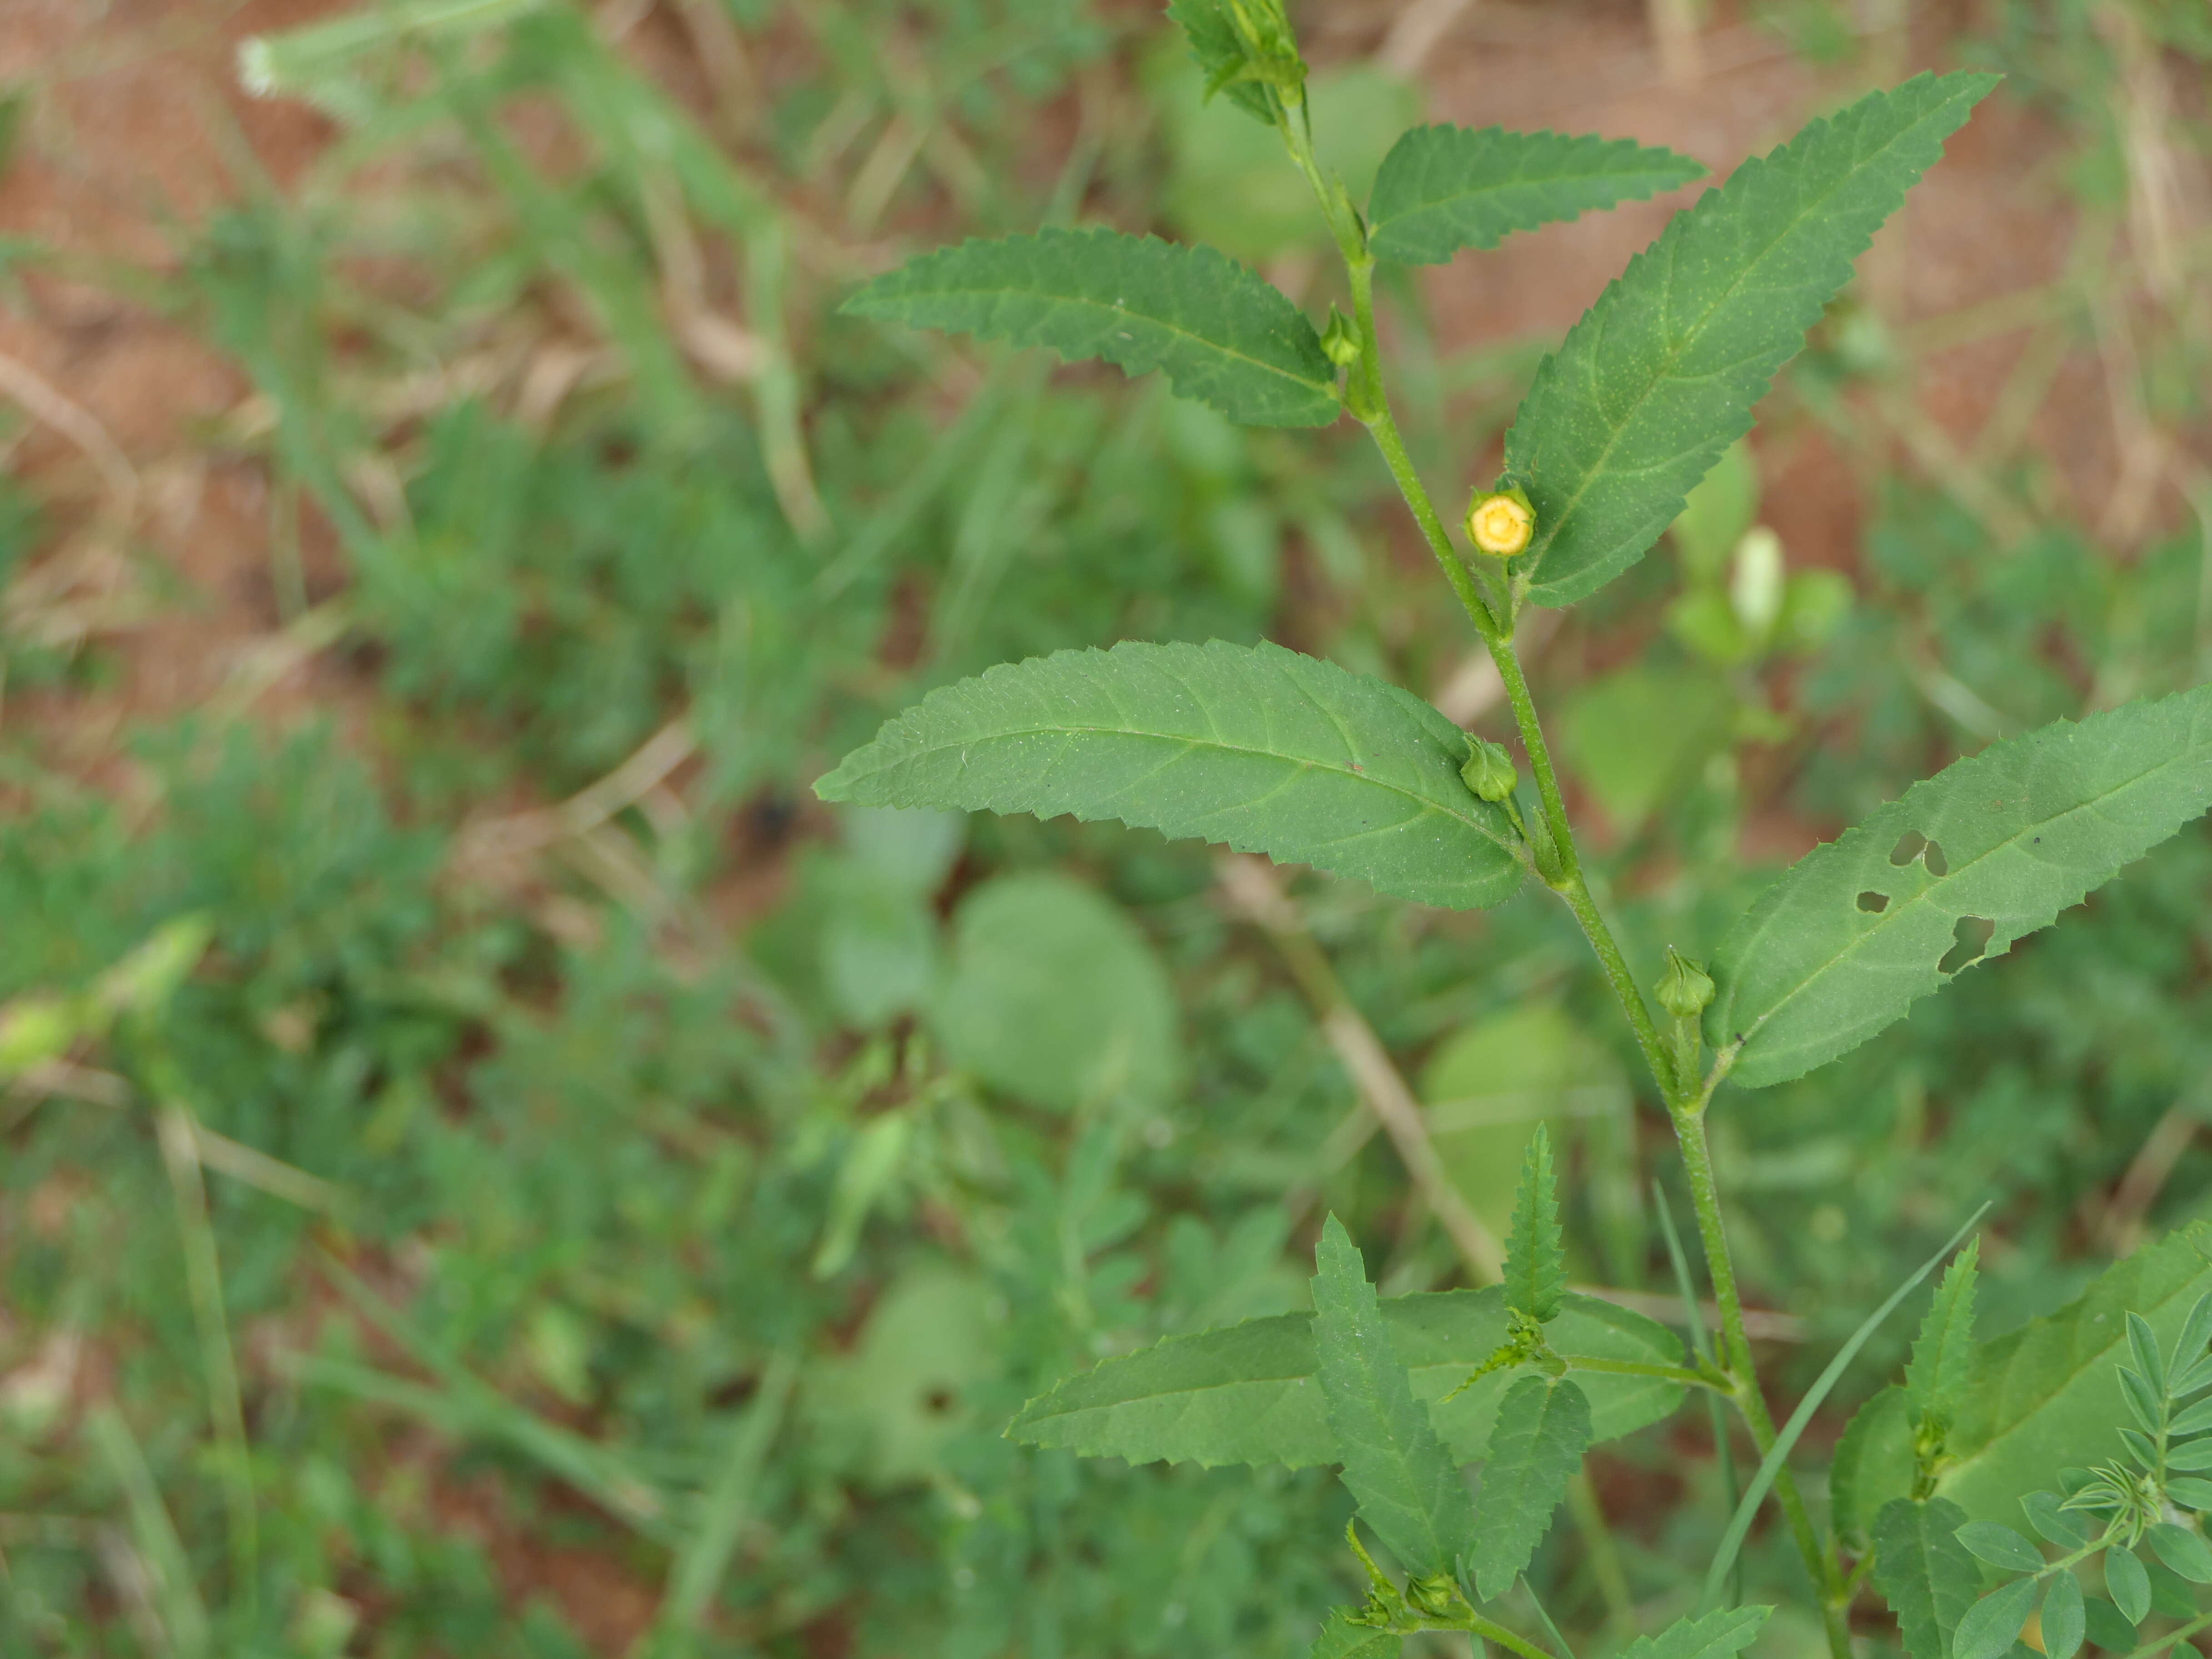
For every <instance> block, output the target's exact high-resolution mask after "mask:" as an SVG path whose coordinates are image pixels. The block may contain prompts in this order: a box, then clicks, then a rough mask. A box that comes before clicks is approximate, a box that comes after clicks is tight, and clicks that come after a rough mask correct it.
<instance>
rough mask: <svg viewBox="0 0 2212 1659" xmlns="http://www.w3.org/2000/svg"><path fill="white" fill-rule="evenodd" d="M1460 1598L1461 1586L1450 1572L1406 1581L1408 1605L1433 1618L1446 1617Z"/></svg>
mask: <svg viewBox="0 0 2212 1659" xmlns="http://www.w3.org/2000/svg"><path fill="white" fill-rule="evenodd" d="M1460 1600H1461V1597H1460V1593H1459V1586H1458V1585H1457V1584H1455V1583H1453V1582H1452V1576H1451V1575H1450V1574H1449V1573H1448V1572H1437V1573H1431V1574H1429V1575H1428V1576H1427V1577H1422V1578H1412V1579H1408V1580H1407V1583H1406V1605H1407V1607H1411V1608H1413V1611H1414V1612H1416V1613H1426V1614H1427V1615H1428V1616H1429V1617H1430V1618H1431V1619H1441V1618H1443V1617H1444V1616H1445V1615H1446V1614H1448V1613H1450V1612H1452V1610H1453V1608H1454V1607H1455V1604H1456V1603H1458V1602H1459V1601H1460Z"/></svg>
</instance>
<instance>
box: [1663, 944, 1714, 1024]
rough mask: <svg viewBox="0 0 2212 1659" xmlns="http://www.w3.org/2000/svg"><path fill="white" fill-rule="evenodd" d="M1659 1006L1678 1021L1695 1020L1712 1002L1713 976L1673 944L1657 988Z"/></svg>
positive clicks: (1702, 964)
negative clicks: (1665, 968) (1665, 969)
mask: <svg viewBox="0 0 2212 1659" xmlns="http://www.w3.org/2000/svg"><path fill="white" fill-rule="evenodd" d="M1656 989H1657V991H1658V993H1659V1006H1661V1007H1662V1008H1664V1009H1665V1010H1666V1011H1667V1012H1668V1013H1670V1014H1672V1015H1674V1018H1677V1019H1695V1018H1697V1017H1698V1016H1699V1014H1702V1013H1703V1012H1705V1005H1706V1004H1707V1003H1709V1002H1711V1000H1713V976H1712V975H1711V974H1709V973H1707V972H1706V971H1705V964H1704V963H1699V962H1693V961H1692V960H1691V959H1690V958H1689V957H1686V956H1684V955H1683V954H1682V953H1681V952H1680V951H1677V950H1676V949H1675V948H1674V946H1673V945H1668V947H1667V971H1666V972H1665V973H1663V974H1662V975H1660V976H1659V983H1658V985H1657V987H1656Z"/></svg>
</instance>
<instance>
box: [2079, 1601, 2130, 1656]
mask: <svg viewBox="0 0 2212 1659" xmlns="http://www.w3.org/2000/svg"><path fill="white" fill-rule="evenodd" d="M2081 1613H2082V1620H2081V1622H2082V1626H2083V1627H2084V1628H2085V1629H2086V1630H2087V1632H2088V1637H2089V1639H2090V1640H2091V1641H2092V1642H2094V1643H2095V1644H2097V1645H2098V1646H2099V1647H2100V1648H2102V1649H2104V1650H2105V1651H2106V1652H2107V1653H2133V1652H2134V1651H2135V1649H2136V1642H2137V1641H2138V1640H2139V1639H2140V1638H2138V1637H2137V1635H2136V1627H2135V1626H2133V1625H2131V1624H2130V1623H2129V1622H2128V1620H2127V1616H2126V1615H2125V1614H2124V1613H2122V1612H2121V1611H2120V1610H2119V1609H2118V1607H2114V1606H2113V1605H2112V1603H2111V1602H2110V1601H2106V1600H2105V1598H2104V1597H2103V1596H2101V1595H2092V1596H2090V1597H2088V1598H2087V1600H2086V1601H2084V1602H2083V1603H2082V1605H2081Z"/></svg>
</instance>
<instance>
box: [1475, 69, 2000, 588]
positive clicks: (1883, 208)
mask: <svg viewBox="0 0 2212 1659" xmlns="http://www.w3.org/2000/svg"><path fill="white" fill-rule="evenodd" d="M1994 85H1996V76H1989V75H1950V76H1942V78H1940V79H1939V78H1937V77H1936V76H1919V77H1917V79H1915V80H1912V81H1909V82H1906V83H1905V85H1903V86H1901V87H1899V88H1896V89H1895V90H1894V91H1892V92H1877V93H1875V94H1871V95H1870V96H1869V97H1866V98H1863V99H1861V100H1859V101H1858V102H1857V103H1856V104H1853V105H1851V106H1850V107H1849V108H1848V109H1845V110H1844V111H1843V112H1841V113H1839V114H1838V115H1835V116H1833V117H1832V118H1829V119H1827V120H1823V121H1815V122H1814V123H1813V124H1812V125H1810V126H1808V127H1807V128H1806V129H1805V130H1804V131H1802V132H1801V133H1799V134H1798V135H1797V137H1795V138H1793V139H1791V140H1790V143H1787V144H1785V145H1784V146H1783V147H1782V148H1781V149H1778V150H1776V151H1775V152H1774V153H1773V154H1772V155H1768V156H1765V157H1764V158H1762V159H1759V160H1756V161H1747V162H1745V163H1744V164H1743V165H1742V166H1741V167H1738V168H1737V169H1736V170H1735V173H1733V174H1731V175H1730V176H1729V180H1728V182H1727V183H1726V184H1724V185H1721V186H1720V187H1719V188H1718V189H1717V190H1712V191H1707V192H1706V193H1705V196H1704V197H1702V198H1700V199H1699V201H1698V203H1697V204H1695V205H1694V206H1692V207H1691V208H1688V209H1686V210H1684V211H1683V212H1682V213H1680V214H1679V215H1677V216H1676V217H1675V218H1674V222H1672V223H1671V224H1669V225H1668V227H1667V228H1666V230H1665V232H1664V233H1662V234H1661V236H1660V238H1659V240H1657V241H1656V242H1655V243H1653V244H1652V245H1651V246H1650V247H1649V248H1647V249H1646V250H1644V252H1642V253H1639V254H1638V255H1637V257H1636V258H1634V259H1633V260H1632V261H1631V262H1630V264H1629V266H1628V269H1627V270H1626V271H1624V272H1623V273H1622V274H1621V275H1620V276H1619V277H1617V278H1616V279H1615V280H1614V281H1613V283H1612V285H1611V286H1610V287H1608V288H1607V289H1606V290H1605V292H1604V293H1603V294H1601V295H1599V296H1598V300H1597V303H1596V304H1595V305H1594V306H1592V307H1590V308H1589V313H1587V314H1586V315H1585V316H1584V317H1583V319H1582V321H1580V322H1579V323H1577V324H1576V325H1575V326H1574V328H1573V330H1572V331H1571V332H1570V333H1569V334H1568V336H1567V337H1566V340H1565V343H1562V344H1561V346H1560V347H1559V350H1557V351H1556V352H1554V353H1553V354H1552V356H1549V357H1547V358H1546V359H1545V360H1544V363H1543V366H1542V367H1541V368H1539V369H1538V370H1537V372H1536V380H1535V384H1534V386H1531V387H1530V388H1529V391H1528V397H1527V398H1526V399H1524V400H1523V401H1522V405H1521V410H1520V413H1519V414H1518V415H1517V416H1516V417H1515V419H1514V422H1513V429H1512V431H1511V432H1510V433H1508V434H1507V435H1506V439H1505V475H1506V478H1507V481H1508V482H1510V483H1514V484H1517V485H1519V486H1520V487H1521V488H1522V489H1525V490H1527V491H1528V499H1529V501H1530V502H1531V503H1532V504H1533V505H1534V507H1535V509H1536V533H1535V538H1534V541H1532V542H1531V543H1530V544H1529V546H1528V551H1527V553H1526V554H1524V555H1523V556H1522V568H1525V569H1528V570H1529V571H1530V572H1532V573H1533V575H1534V586H1533V587H1532V588H1531V589H1530V593H1529V597H1530V598H1532V599H1534V600H1535V601H1536V602H1537V603H1538V604H1540V605H1566V604H1570V603H1571V602H1572V601H1573V600H1576V599H1580V598H1582V597H1583V595H1584V594H1585V593H1589V592H1593V591H1595V589H1596V588H1598V587H1601V586H1603V585H1604V584H1605V583H1606V582H1607V581H1610V580H1612V579H1613V577H1615V576H1617V575H1619V574H1620V573H1621V572H1622V571H1623V570H1625V569H1626V568H1628V567H1629V566H1630V565H1631V564H1632V563H1634V562H1635V561H1636V560H1638V558H1640V557H1642V556H1643V555H1644V550H1646V549H1648V548H1649V547H1650V545H1651V544H1652V543H1653V542H1654V541H1656V540H1657V539H1658V537H1659V532H1662V530H1664V529H1666V527H1667V526H1668V524H1669V523H1670V522H1671V521H1672V520H1674V515H1675V514H1676V513H1679V512H1680V511H1681V507H1682V501H1683V497H1684V496H1685V495H1687V494H1688V492H1689V489H1690V488H1691V486H1692V485H1693V484H1695V483H1697V482H1698V480H1699V479H1700V478H1702V477H1705V473H1706V471H1707V470H1708V469H1709V468H1711V466H1712V465H1713V463H1714V462H1715V461H1717V459H1720V454H1721V452H1722V451H1723V450H1724V449H1726V448H1727V447H1729V445H1730V444H1731V443H1733V442H1735V440H1736V439H1737V438H1739V437H1741V435H1743V434H1744V433H1745V432H1747V431H1748V430H1749V429H1750V427H1751V409H1752V405H1753V404H1756V403H1757V402H1758V401H1759V398H1761V397H1763V396H1764V395H1765V392H1766V388H1767V386H1768V384H1769V383H1770V382H1771V380H1772V379H1773V376H1774V373H1775V371H1776V370H1777V369H1778V368H1781V367H1782V365H1783V364H1784V362H1786V361H1788V359H1789V358H1790V356H1793V355H1794V354H1795V353H1796V351H1797V349H1798V348H1799V347H1800V346H1802V344H1803V343H1804V341H1805V331H1806V330H1807V329H1808V328H1810V327H1811V326H1812V325H1813V324H1814V322H1815V321H1816V320H1818V319H1819V317H1820V312H1821V309H1822V308H1823V307H1825V306H1826V304H1827V303H1828V301H1829V300H1830V299H1832V297H1833V296H1834V295H1835V294H1836V292H1837V290H1838V289H1841V288H1842V287H1843V285H1844V282H1845V281H1846V280H1847V279H1848V278H1849V277H1850V272H1851V262H1852V261H1853V260H1855V259H1857V258H1858V256H1859V255H1860V254H1861V253H1862V252H1864V251H1865V249H1866V246H1867V244H1868V241H1869V239H1870V238H1871V237H1872V236H1873V234H1874V233H1875V228H1877V227H1878V226H1879V225H1880V224H1881V222H1882V221H1883V220H1885V219H1887V217H1888V216H1890V215H1891V214H1892V213H1893V212H1894V211H1895V210H1896V209H1897V206H1898V204H1899V203H1900V202H1902V201H1903V200H1904V199H1905V191H1906V190H1907V189H1909V188H1910V187H1911V185H1912V183H1913V181H1914V180H1915V179H1918V178H1919V176H1920V175H1921V174H1922V173H1924V172H1925V171H1927V169H1928V167H1929V166H1930V165H1932V164H1933V163H1934V161H1936V158H1937V156H1939V155H1941V154H1942V148H1943V140H1944V139H1945V138H1946V137H1948V136H1949V135H1950V134H1951V133H1952V132H1953V131H1955V130H1956V129H1957V128H1958V126H1959V125H1960V123H1962V122H1964V121H1965V120H1966V114H1967V112H1968V111H1970V110H1971V109H1972V107H1973V106H1974V105H1975V103H1976V102H1977V101H1978V100H1979V99H1980V98H1981V97H1982V95H1983V94H1985V93H1986V92H1988V91H1989V89H1990V88H1991V87H1992V86H1994Z"/></svg>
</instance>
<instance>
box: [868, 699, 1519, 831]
mask: <svg viewBox="0 0 2212 1659" xmlns="http://www.w3.org/2000/svg"><path fill="white" fill-rule="evenodd" d="M1078 735H1081V736H1088V737H1108V738H1138V739H1139V740H1140V741H1142V742H1146V743H1171V744H1181V745H1182V749H1183V750H1184V752H1188V751H1189V750H1193V749H1198V748H1210V749H1218V750H1222V751H1224V752H1225V753H1227V754H1232V755H1249V756H1253V757H1257V758H1259V759H1262V760H1271V761H1275V762H1278V763H1280V764H1282V765H1285V766H1297V767H1303V768H1304V769H1306V770H1308V771H1311V772H1327V773H1330V774H1332V775H1334V776H1337V777H1340V778H1347V779H1350V780H1352V781H1354V782H1356V783H1361V784H1364V785H1366V786H1367V787H1370V788H1373V789H1380V790H1383V791H1384V792H1385V793H1389V794H1394V795H1400V796H1402V797H1404V798H1405V799H1407V800H1409V801H1412V802H1413V803H1414V804H1415V805H1419V806H1420V807H1422V808H1423V809H1425V811H1434V812H1440V813H1442V814H1443V816H1444V817H1448V818H1449V819H1451V820H1452V821H1453V822H1454V823H1463V824H1465V825H1466V826H1467V827H1468V829H1472V830H1474V832H1475V833H1476V834H1477V835H1479V836H1482V837H1483V838H1484V839H1485V840H1486V841H1489V842H1492V843H1493V844H1495V845H1496V846H1498V847H1499V848H1502V849H1504V851H1506V852H1508V853H1510V852H1511V851H1512V850H1513V848H1512V846H1511V844H1510V842H1507V841H1506V840H1505V838H1504V836H1500V835H1498V833H1497V832H1496V831H1495V830H1493V829H1491V828H1490V827H1489V826H1488V825H1486V824H1485V823H1483V822H1482V821H1481V820H1480V818H1472V817H1467V816H1465V815H1464V814H1462V813H1461V812H1458V811H1454V810H1453V809H1452V808H1451V807H1449V806H1448V805H1445V804H1444V803H1443V802H1442V801H1440V800H1437V799H1434V798H1433V797H1432V796H1429V795H1424V794H1422V793H1419V791H1417V790H1413V789H1409V788H1407V787H1406V786H1405V785H1403V784H1401V783H1392V782H1389V781H1386V780H1385V779H1383V778H1381V777H1378V776H1376V775H1375V774H1374V773H1372V772H1364V771H1354V770H1352V769H1351V768H1350V767H1349V766H1335V765H1332V764H1330V763H1328V762H1327V761H1317V760H1307V759H1304V758H1303V757H1299V756H1296V755H1285V754H1281V753H1279V752H1277V751H1276V750H1272V749H1254V748H1250V747H1248V746H1247V745H1245V744H1235V743H1224V742H1218V741H1214V740H1211V739H1207V738H1189V737H1180V736H1176V735H1175V734H1173V733H1170V732H1133V731H1130V730H1128V729H1127V727H1125V726H1087V725H1084V726H1078V725H1070V724H1066V723H1062V722H1055V723H1054V724H1053V725H1050V726H1014V727H1005V728H1000V729H998V730H994V731H991V732H982V733H979V734H976V735H975V736H971V737H963V738H951V739H941V740H938V741H933V742H931V743H929V744H927V745H925V746H923V747H921V748H920V749H916V750H911V751H909V752H908V753H907V754H906V755H903V756H901V757H899V758H898V759H897V760H896V761H894V762H892V763H891V764H893V765H899V764H904V763H912V762H914V761H916V760H919V759H921V757H923V756H924V755H930V754H942V753H945V751H947V750H955V749H960V750H965V749H971V748H974V747H975V746H976V745H978V744H986V743H1002V742H1006V741H1007V740H1009V739H1012V738H1042V737H1061V736H1068V737H1073V736H1078ZM1175 758H1176V759H1180V758H1182V756H1181V755H1177V756H1176V757H1175ZM1140 781H1141V780H1140ZM1121 793H1124V791H1123V790H1121V789H1117V790H1115V791H1114V794H1115V795H1120V794H1121ZM1112 798H1113V797H1112V796H1109V797H1108V799H1112ZM1468 799H1473V797H1472V796H1470V797H1469V798H1468ZM1117 816H1118V815H1117ZM1409 822H1410V821H1409Z"/></svg>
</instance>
